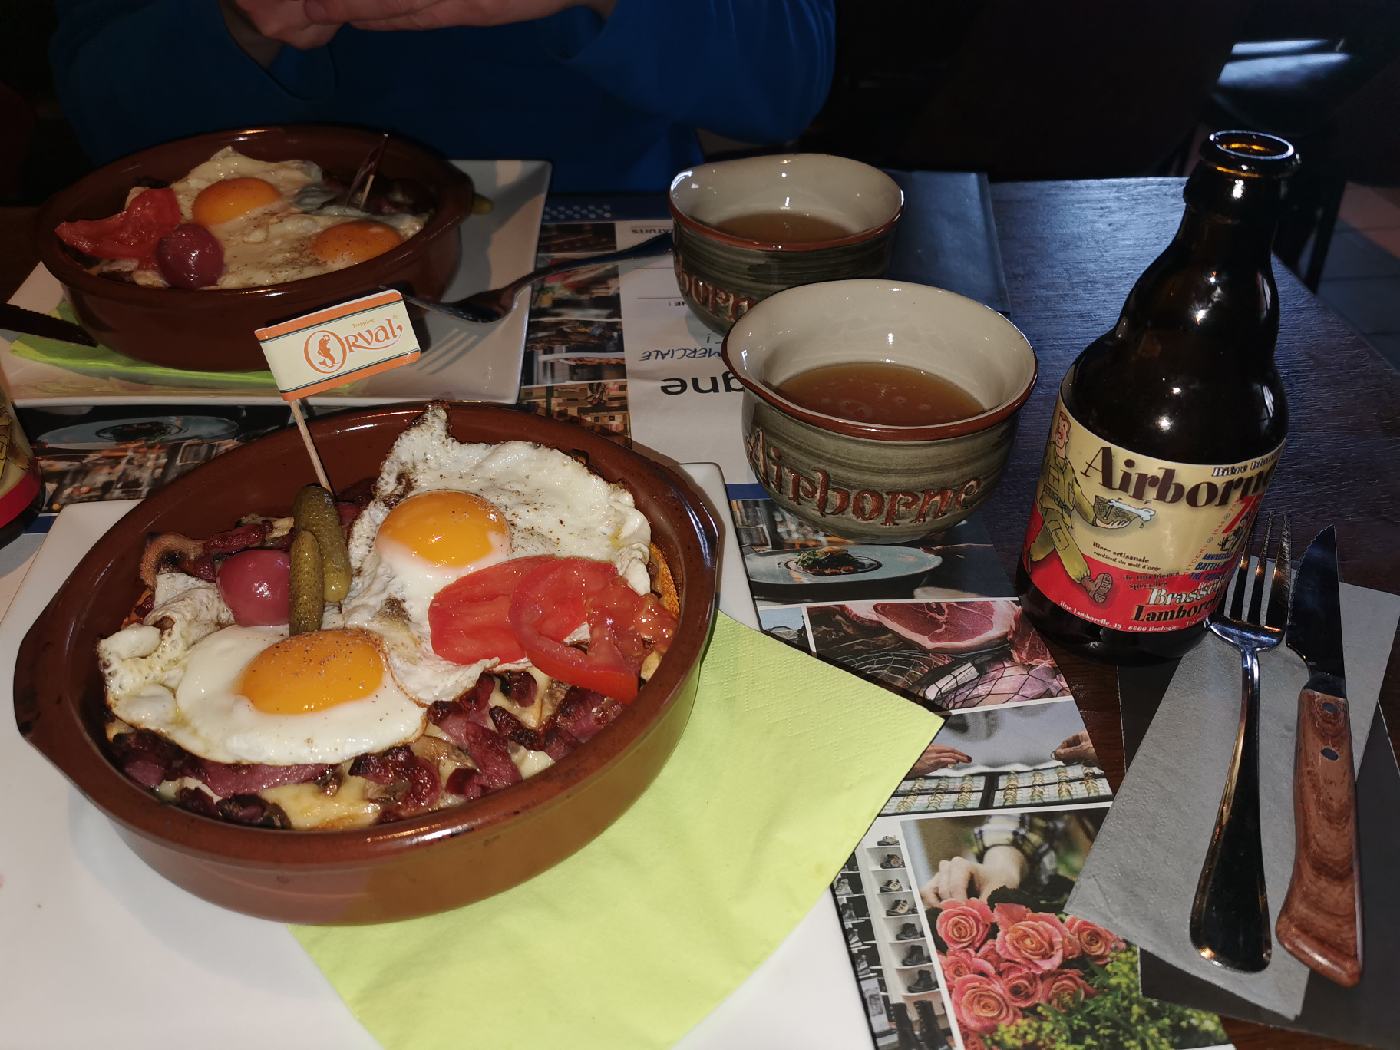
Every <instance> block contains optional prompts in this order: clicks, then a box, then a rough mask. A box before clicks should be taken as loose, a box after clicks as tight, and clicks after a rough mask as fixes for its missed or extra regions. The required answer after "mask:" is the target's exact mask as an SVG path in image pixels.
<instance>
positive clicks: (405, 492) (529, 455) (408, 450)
mask: <svg viewBox="0 0 1400 1050" xmlns="http://www.w3.org/2000/svg"><path fill="white" fill-rule="evenodd" d="M436 490H454V491H458V492H469V493H473V494H474V495H476V496H479V497H480V498H482V499H484V500H486V501H487V502H489V503H491V504H492V505H493V506H495V507H496V508H497V509H498V510H499V511H500V513H501V515H502V517H503V518H504V519H505V521H506V523H507V525H508V528H509V535H510V540H509V557H511V558H520V557H527V556H531V555H541V554H543V555H557V556H564V557H579V558H592V559H595V560H599V561H606V562H609V563H610V564H612V565H613V566H614V567H615V568H616V569H617V571H618V572H619V573H620V574H621V575H622V576H623V578H624V579H626V580H627V582H628V584H629V585H630V586H631V587H632V588H633V589H634V590H636V591H637V592H638V593H639V594H645V593H647V592H648V590H649V589H650V579H649V577H648V575H647V568H646V566H647V557H648V553H649V548H650V543H651V527H650V525H649V524H648V522H647V520H646V518H645V517H644V516H643V515H642V514H641V513H640V512H639V511H638V510H637V508H636V506H635V504H634V502H633V500H632V495H631V493H629V492H628V491H627V490H626V489H625V488H623V487H622V486H620V485H613V484H609V483H608V482H607V481H604V480H603V479H602V478H600V477H598V476H597V475H596V474H594V473H593V472H592V471H590V470H589V469H588V468H587V467H585V466H584V465H583V464H581V463H579V462H578V461H577V460H575V459H573V458H572V457H570V456H567V455H565V454H564V453H562V452H559V451H557V450H556V449H552V448H546V447H545V446H542V445H536V444H533V443H531V442H526V441H507V442H503V443H500V444H494V445H493V444H471V443H462V442H458V441H457V440H455V439H454V438H453V437H452V436H451V434H449V433H448V429H447V413H446V412H445V411H444V410H443V409H442V408H441V407H439V406H436V405H435V406H432V407H430V408H428V409H427V410H426V411H425V412H424V413H423V415H422V417H421V418H420V419H419V420H418V421H417V422H415V423H414V424H413V425H412V426H411V427H409V429H408V430H406V431H404V433H403V434H402V435H400V437H399V439H398V440H397V441H396V442H395V443H394V446H393V448H392V449H390V451H389V454H388V456H386V457H385V460H384V464H383V466H382V468H381V469H380V473H379V477H378V479H377V480H376V483H375V489H374V498H373V500H372V501H371V502H370V503H369V505H368V506H367V507H366V508H365V510H364V511H363V512H362V513H361V514H360V516H359V517H358V518H357V519H356V520H355V524H354V526H353V528H352V529H351V532H350V538H349V547H350V564H351V568H352V570H353V573H354V577H353V580H352V583H351V586H350V593H349V595H348V596H347V597H346V600H345V602H344V603H343V604H342V606H341V608H342V612H343V613H344V615H345V621H346V623H347V624H351V625H354V626H359V627H366V628H368V629H370V630H374V631H376V632H377V633H380V634H382V635H383V636H384V639H385V647H386V649H387V650H388V652H389V661H390V668H391V669H392V671H393V673H394V675H395V677H396V678H398V680H399V685H400V687H401V688H402V689H403V690H404V691H405V692H406V693H408V694H409V695H410V696H413V697H414V698H416V699H417V700H419V702H421V703H430V702H432V701H435V700H450V699H454V698H455V697H457V696H458V695H460V694H461V693H462V692H464V691H466V690H467V689H469V688H471V686H472V685H473V684H475V682H476V679H477V678H478V677H479V675H480V674H481V672H482V671H483V670H486V669H488V668H490V667H492V666H494V665H495V664H496V661H495V660H484V661H480V662H479V663H477V664H473V665H470V666H463V665H458V664H452V663H450V662H448V661H445V660H443V659H441V658H440V657H438V656H437V655H436V654H435V653H434V652H433V649H432V635H431V629H430V627H429V624H428V608H429V606H430V605H431V603H432V599H433V596H434V595H435V594H436V593H437V592H438V591H439V590H441V588H442V587H444V586H446V584H447V583H450V582H451V575H452V574H451V573H446V574H444V572H443V571H442V569H441V567H440V566H437V565H432V564H429V563H427V562H425V561H422V560H421V559H417V558H415V557H414V555H413V553H412V552H411V551H406V550H405V549H404V548H402V547H401V546H397V545H395V546H392V547H390V546H387V545H383V544H381V543H379V542H378V538H379V530H380V526H381V525H382V524H383V523H384V520H385V518H386V517H388V515H389V512H390V511H391V510H392V509H393V507H394V506H396V505H397V504H398V503H399V502H401V501H402V500H403V499H405V498H407V497H409V496H411V495H414V494H417V493H424V492H431V491H436ZM476 567H477V566H470V567H467V568H466V569H464V570H463V572H462V573H459V574H458V575H464V574H465V573H466V572H468V571H471V570H472V569H474V568H476ZM509 666H512V667H523V666H526V665H525V664H524V663H519V664H511V665H509Z"/></svg>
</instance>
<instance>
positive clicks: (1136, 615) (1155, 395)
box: [1017, 131, 1298, 663]
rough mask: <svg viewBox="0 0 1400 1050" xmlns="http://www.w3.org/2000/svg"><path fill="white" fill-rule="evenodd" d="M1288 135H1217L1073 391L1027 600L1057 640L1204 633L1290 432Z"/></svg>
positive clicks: (1059, 429)
mask: <svg viewBox="0 0 1400 1050" xmlns="http://www.w3.org/2000/svg"><path fill="white" fill-rule="evenodd" d="M1297 163H1298V158H1297V154H1296V152H1295V151H1294V149H1293V147H1292V146H1291V145H1289V143H1287V142H1285V141H1284V140H1283V139H1280V138H1275V137H1274V136H1272V135H1264V134H1259V133H1256V132H1246V131H1219V132H1216V133H1215V134H1213V135H1211V136H1210V138H1209V140H1208V141H1207V142H1206V143H1205V144H1204V146H1203V147H1202V149H1201V158H1200V161H1199V162H1198V163H1197V165H1196V169H1195V170H1194V171H1193V172H1192V173H1191V177H1190V178H1189V179H1188V180H1187V182H1186V189H1185V193H1184V197H1185V200H1186V212H1185V214H1184V215H1183V216H1182V219H1181V226H1180V227H1179V228H1178V230H1177V232H1176V237H1175V238H1174V239H1173V240H1172V242H1171V244H1170V245H1168V246H1167V249H1166V251H1164V252H1163V253H1162V254H1161V255H1160V256H1159V257H1158V258H1157V260H1156V262H1154V263H1153V264H1152V265H1151V266H1149V267H1148V268H1147V270H1146V271H1145V272H1144V273H1143V274H1142V276H1141V277H1139V278H1138V280H1137V283H1136V284H1135V285H1134V286H1133V290H1132V292H1131V293H1129V295H1128V300H1127V302H1126V303H1125V304H1124V305H1123V312H1122V314H1121V316H1120V317H1119V318H1118V323H1117V324H1116V325H1114V326H1113V328H1112V330H1110V331H1109V332H1107V333H1105V334H1104V335H1103V336H1101V337H1100V338H1098V339H1096V340H1095V341H1094V342H1093V343H1091V344H1090V345H1089V346H1088V348H1087V349H1085V350H1084V352H1083V353H1081V354H1080V355H1079V357H1078V358H1076V360H1075V362H1074V364H1072V365H1071V366H1070V368H1069V371H1068V372H1067V373H1066V374H1065V378H1064V381H1063V383H1061V385H1060V394H1059V400H1058V401H1057V402H1056V405H1055V413H1054V415H1053V416H1052V418H1051V424H1050V439H1049V441H1048V442H1047V444H1046V450H1045V460H1044V463H1043V465H1042V467H1041V474H1040V482H1039V484H1038V485H1037V486H1036V494H1035V501H1034V504H1033V506H1032V508H1031V517H1030V523H1029V526H1028V528H1027V531H1026V542H1025V546H1024V548H1023V550H1022V554H1021V563H1020V566H1019V568H1018V572H1017V591H1018V593H1019V594H1020V596H1021V602H1022V605H1023V606H1024V608H1025V610H1026V613H1027V614H1028V615H1029V616H1030V617H1031V619H1032V621H1033V622H1034V623H1035V625H1036V627H1037V628H1038V629H1039V630H1040V631H1041V632H1042V633H1044V634H1045V635H1046V636H1047V637H1049V638H1052V639H1054V640H1055V641H1057V642H1060V643H1061V644H1063V645H1065V646H1067V647H1068V648H1070V649H1073V650H1075V651H1078V652H1081V653H1084V654H1086V655H1089V656H1093V657H1097V658H1100V659H1104V660H1109V661H1112V662H1114V663H1143V662H1148V661H1151V660H1154V659H1166V658H1171V657H1176V656H1180V655H1181V654H1182V653H1184V652H1186V650H1188V649H1189V648H1190V647H1191V646H1192V645H1194V644H1195V643H1196V642H1197V641H1199V640H1200V638H1201V636H1202V634H1203V633H1204V630H1205V619H1206V617H1207V616H1208V615H1209V613H1210V611H1211V610H1212V609H1213V608H1214V606H1215V604H1216V602H1217V601H1218V599H1219V596H1220V593H1221V591H1222V589H1223V588H1224V587H1225V585H1226V583H1227V582H1228V580H1229V574H1230V572H1231V571H1232V570H1233V568H1234V565H1235V562H1236V559H1237V558H1238V556H1239V554H1240V551H1241V549H1242V548H1243V546H1244V542H1245V539H1246V537H1247V535H1248V532H1249V526H1250V524H1251V523H1252V521H1253V520H1254V515H1255V512H1256V510H1257V509H1258V506H1259V501H1260V499H1261V498H1262V497H1263V494H1264V489H1265V486H1267V485H1268V483H1269V479H1270V478H1271V476H1272V475H1273V471H1274V465H1275V463H1276V462H1277V461H1278V457H1279V454H1280V452H1281V451H1282V449H1283V439H1284V434H1285V431H1286V430H1287V426H1288V412H1287V408H1286V407H1285V405H1284V396H1283V386H1282V384H1281V383H1280V382H1279V377H1278V372H1277V370H1276V369H1275V368H1274V359H1273V358H1274V342H1275V340H1276V338H1277V336H1278V293H1277V290H1276V289H1275V287H1274V275H1273V268H1272V265H1271V261H1270V260H1271V256H1270V250H1271V247H1272V245H1273V238H1274V227H1275V223H1276V221H1277V217H1278V211H1279V201H1280V195H1281V190H1282V184H1283V180H1284V178H1285V177H1286V176H1287V175H1288V174H1289V173H1290V172H1292V170H1293V169H1294V168H1295V167H1296V166H1297Z"/></svg>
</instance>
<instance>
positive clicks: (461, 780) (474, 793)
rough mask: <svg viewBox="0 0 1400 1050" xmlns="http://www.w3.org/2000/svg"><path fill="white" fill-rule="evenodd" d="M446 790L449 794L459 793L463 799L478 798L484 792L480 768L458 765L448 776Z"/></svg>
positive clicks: (484, 787)
mask: <svg viewBox="0 0 1400 1050" xmlns="http://www.w3.org/2000/svg"><path fill="white" fill-rule="evenodd" d="M447 791H448V793H449V794H453V795H461V796H462V797H463V798H465V799H474V798H480V797H481V796H482V795H484V794H486V782H485V780H484V779H483V778H482V776H481V771H480V770H476V769H468V768H467V767H466V766H460V767H458V768H457V769H454V770H453V771H452V773H451V775H449V776H448V778H447Z"/></svg>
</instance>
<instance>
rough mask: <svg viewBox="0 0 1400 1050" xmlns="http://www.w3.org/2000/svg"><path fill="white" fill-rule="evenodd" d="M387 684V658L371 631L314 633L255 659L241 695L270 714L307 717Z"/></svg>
mask: <svg viewBox="0 0 1400 1050" xmlns="http://www.w3.org/2000/svg"><path fill="white" fill-rule="evenodd" d="M383 680H384V658H383V657H382V656H381V655H380V653H379V646H378V645H376V644H375V642H374V636H373V635H372V634H370V633H369V632H368V631H336V630H332V631H310V632H308V633H306V634H298V635H293V636H292V637H290V638H284V639H283V640H282V641H280V642H278V643H277V644H276V645H273V646H269V647H268V648H266V649H264V650H263V651H262V652H260V653H258V655H257V656H255V657H253V659H252V661H251V662H250V663H249V664H248V666H247V667H245V668H244V669H243V674H242V676H241V677H240V678H239V681H238V692H239V694H240V695H242V696H246V697H247V698H248V699H249V700H250V701H251V702H252V704H253V706H254V707H256V708H257V709H258V710H259V711H262V712H263V713H264V714H269V715H303V714H309V713H311V712H313V711H324V710H325V709H326V708H328V707H334V706H335V705H336V704H343V703H346V702H347V701H350V700H363V699H364V698H365V697H367V696H369V695H370V694H371V693H373V692H374V691H375V690H377V689H378V688H379V686H380V684H381V683H382V682H383Z"/></svg>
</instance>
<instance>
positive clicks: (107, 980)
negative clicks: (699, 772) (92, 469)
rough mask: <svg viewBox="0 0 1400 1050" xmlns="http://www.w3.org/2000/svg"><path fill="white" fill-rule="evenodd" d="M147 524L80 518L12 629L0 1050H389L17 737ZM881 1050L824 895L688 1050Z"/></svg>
mask: <svg viewBox="0 0 1400 1050" xmlns="http://www.w3.org/2000/svg"><path fill="white" fill-rule="evenodd" d="M685 469H686V470H687V471H688V472H689V473H690V474H691V476H692V477H693V478H694V479H695V481H696V483H697V484H698V485H699V486H700V487H701V489H702V490H703V491H704V492H705V494H706V495H707V496H708V497H709V499H710V501H711V503H712V504H713V506H714V510H715V511H716V512H717V517H718V519H719V522H720V525H721V528H722V529H723V530H724V533H725V537H724V558H723V562H722V566H721V572H720V606H721V608H722V609H724V611H725V612H727V613H728V614H729V615H731V616H733V617H734V618H735V619H737V620H739V621H740V622H742V623H745V624H747V625H748V626H750V627H757V620H756V618H755V616H754V611H753V601H752V599H751V597H750V595H749V590H748V581H747V577H745V575H744V569H743V561H742V558H741V557H740V555H739V551H738V548H737V545H736V544H735V542H734V538H733V532H732V528H731V526H730V519H729V513H728V507H727V502H726V496H725V488H724V479H723V477H722V476H721V474H720V471H719V468H718V467H716V466H715V465H714V464H709V463H704V464H691V465H687V466H686V468H685ZM133 506H135V502H134V501H113V502H108V503H87V504H77V505H75V506H72V507H68V508H66V509H65V510H64V511H63V512H62V513H61V514H60V515H59V516H58V518H57V519H56V520H55V522H54V525H53V528H52V530H51V531H50V533H49V535H48V538H47V539H46V540H45V541H44V544H43V546H42V547H41V548H40V549H39V552H38V554H37V556H35V558H34V560H33V562H32V563H31V564H30V565H29V568H28V572H27V574H25V576H24V581H23V583H22V584H20V585H19V592H18V594H16V595H15V598H14V602H13V604H12V605H11V606H10V610H9V612H8V614H6V616H5V618H4V620H3V622H2V623H0V669H2V670H0V798H2V799H6V800H8V801H7V802H6V804H5V805H0V945H3V946H4V948H3V950H0V1017H3V1018H4V1021H3V1023H0V1047H5V1048H9V1047H16V1048H18V1047H37V1046H42V1047H45V1048H46V1050H67V1048H72V1050H90V1048H91V1047H92V1046H94V1045H101V1046H103V1047H107V1048H110V1050H145V1048H146V1047H148V1046H149V1045H150V1039H151V1036H153V1035H157V1034H159V1035H160V1036H161V1037H162V1038H164V1039H166V1040H167V1041H171V1042H174V1043H188V1044H190V1045H198V1046H200V1047H206V1048H208V1050H225V1048H227V1050H244V1048H246V1047H248V1046H259V1045H262V1046H273V1047H284V1046H295V1047H298V1048H299V1050H375V1048H376V1047H377V1046H378V1044H377V1043H376V1042H375V1040H374V1039H372V1038H371V1037H370V1035H369V1034H368V1033H367V1032H366V1031H365V1030H364V1029H363V1028H362V1027H361V1026H360V1025H359V1023H358V1022H357V1021H356V1020H355V1018H354V1017H353V1016H352V1015H351V1013H350V1011H349V1010H348V1009H346V1007H345V1005H344V1004H343V1003H342V1002H341V1000H340V998H339V997H338V996H337V995H336V994H335V992H334V990H333V989H332V988H331V986H330V985H329V983H328V982H327V981H326V979H325V978H324V977H323V976H322V974H321V972H320V971H319V970H318V969H317V968H316V966H315V965H314V964H313V963H312V962H311V959H310V957H309V956H308V955H307V954H306V953H305V952H304V951H302V949H301V947H300V945H298V944H297V943H296V941H295V940H293V939H292V936H291V934H290V933H288V932H287V929H286V927H285V926H283V925H282V924H281V923H276V922H266V921H264V920H261V919H253V918H249V917H247V916H244V915H239V914H237V913H235V912H231V911H226V910H224V909H223V908H219V907H216V906H214V905H212V904H208V903H206V902H204V901H202V900H200V899H199V898H198V897H194V896H191V895H190V894H188V893H185V892H184V891H183V890H179V889H176V888H175V887H174V886H172V885H171V884H170V883H168V882H166V881H165V880H164V879H162V878H161V877H160V876H159V875H157V874H156V873H155V872H153V871H152V870H151V869H150V868H148V867H146V865H145V864H144V863H142V862H141V861H140V860H138V859H137V857H136V855H135V854H133V853H132V852H131V851H130V850H129V849H127V848H126V846H125V844H124V843H123V842H122V841H121V839H120V838H118V837H117V834H116V832H115V831H113V830H112V826H111V824H110V823H109V822H108V820H107V818H105V817H104V816H103V815H102V814H101V813H99V812H98V811H97V810H96V809H95V808H94V807H93V806H92V805H91V804H90V803H88V801H87V800H86V799H84V798H83V797H82V796H81V795H80V794H78V792H77V791H76V790H75V789H73V788H72V787H71V786H70V785H69V784H68V783H67V782H66V781H65V780H64V779H63V777H62V775H61V774H59V773H58V772H57V771H56V770H55V769H54V768H53V767H52V766H50V765H49V764H48V762H47V761H46V760H45V759H44V758H42V757H41V756H40V755H39V754H38V753H37V752H36V751H34V750H33V748H31V747H30V746H29V745H28V744H26V743H25V742H24V741H23V740H22V739H21V737H20V736H19V733H18V732H17V730H16V729H15V724H14V719H13V718H12V717H11V716H10V715H9V713H8V712H9V711H10V710H11V709H12V704H13V701H12V698H11V693H10V683H11V681H12V680H13V673H12V669H13V667H14V662H15V654H16V651H17V649H18V647H19V643H20V640H21V639H22V638H23V637H24V633H25V632H26V631H27V630H28V629H29V627H30V625H31V624H32V623H33V622H34V619H35V618H36V617H37V616H38V614H39V612H40V611H41V610H42V609H43V607H44V606H45V605H46V604H47V602H48V600H49V598H50V597H52V596H53V594H54V592H55V591H56V590H57V589H58V587H59V585H60V584H61V583H62V582H63V580H64V579H66V578H67V576H68V573H69V572H71V571H72V569H73V567H74V566H75V565H76V564H77V563H78V561H79V559H81V558H82V556H83V554H84V553H86V552H87V550H88V549H89V548H91V546H92V545H93V544H94V543H96V542H97V540H98V539H99V538H100V537H101V536H102V535H103V534H104V533H105V532H106V531H107V530H108V529H109V528H110V527H111V526H112V525H113V524H114V523H115V522H116V520H117V519H118V518H120V517H121V516H122V515H123V514H124V513H126V511H127V510H128V509H130V508H131V507H133ZM24 539H25V541H30V539H31V538H30V537H29V536H26V537H24ZM18 546H19V544H16V545H15V547H18ZM29 549H32V547H30V548H29ZM14 553H15V555H16V557H0V594H3V595H6V596H7V595H8V593H10V586H11V584H12V579H11V577H13V576H16V575H19V574H20V573H21V572H23V571H24V570H23V566H22V565H21V564H18V561H19V558H18V557H17V555H18V553H19V552H18V551H15V552H14ZM5 554H6V555H9V554H11V550H10V549H7V550H6V552H5ZM20 946H22V948H21V947H20ZM868 1040H869V1035H868V1033H867V1031H866V1028H865V1023H864V1018H863V1015H862V1014H861V1009H860V1000H859V998H858V996H857V992H856V985H855V982H854V980H853V979H852V977H851V974H850V966H849V963H848V962H847V961H846V955H845V949H844V946H843V944H842V939H841V929H840V926H839V924H838V922H837V919H836V911H835V909H834V908H833V907H832V905H831V902H830V899H829V898H828V897H826V896H825V895H823V898H822V899H821V900H820V901H818V902H817V904H816V906H815V907H814V908H813V910H812V913H811V914H810V915H809V916H808V917H807V918H806V919H805V920H804V921H803V922H802V923H801V924H800V925H799V926H798V927H797V929H796V930H794V931H793V933H792V935H791V936H789V937H788V939H787V940H786V941H785V942H784V943H783V944H782V945H781V946H780V947H779V948H778V950H777V951H776V952H775V953H774V954H773V956H772V957H771V958H769V959H768V960H767V961H766V962H765V963H764V964H763V965H762V966H761V967H759V969H758V970H757V971H756V972H755V973H754V974H753V975H752V976H751V977H750V978H749V980H748V981H746V982H745V983H744V984H743V985H742V986H740V988H739V989H738V990H736V991H735V993H734V994H733V995H731V996H730V997H729V998H728V999H727V1000H726V1001H725V1002H723V1003H721V1004H720V1006H719V1007H718V1008H717V1009H716V1010H715V1011H714V1013H712V1014H711V1015H710V1016H709V1017H708V1018H707V1019H706V1020H705V1021H704V1022H702V1023H701V1025H700V1026H699V1027H697V1028H696V1029H695V1030H694V1031H692V1032H691V1033H690V1034H689V1035H688V1036H686V1038H685V1039H684V1040H683V1043H682V1045H683V1046H684V1047H685V1048H686V1050H710V1048H715V1050H719V1048H725V1050H734V1048H747V1047H755V1048H757V1047H774V1046H779V1045H784V1046H803V1047H810V1048H823V1050H825V1048H833V1050H834V1048H840V1047H861V1046H867V1045H869V1044H868Z"/></svg>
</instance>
